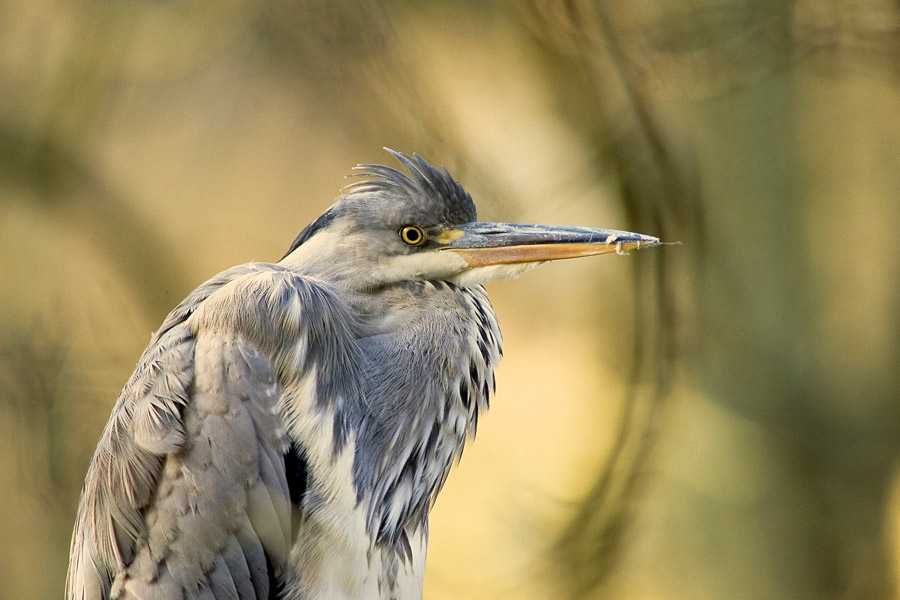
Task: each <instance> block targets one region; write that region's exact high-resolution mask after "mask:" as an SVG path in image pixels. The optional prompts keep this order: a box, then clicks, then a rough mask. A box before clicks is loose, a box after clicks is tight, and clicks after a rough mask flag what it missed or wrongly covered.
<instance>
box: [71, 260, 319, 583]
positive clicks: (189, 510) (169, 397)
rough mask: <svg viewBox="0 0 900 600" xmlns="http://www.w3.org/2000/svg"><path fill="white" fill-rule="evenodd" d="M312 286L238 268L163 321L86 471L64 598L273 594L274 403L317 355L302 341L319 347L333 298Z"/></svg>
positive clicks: (276, 271) (277, 503)
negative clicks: (313, 339)
mask: <svg viewBox="0 0 900 600" xmlns="http://www.w3.org/2000/svg"><path fill="white" fill-rule="evenodd" d="M320 285H321V284H319V283H317V282H315V281H312V280H308V279H305V278H303V277H301V276H299V275H297V274H296V273H293V272H291V271H288V270H287V269H284V268H282V267H279V266H276V265H265V264H252V265H245V266H243V267H236V268H235V269H231V270H229V271H226V272H225V273H222V274H221V275H219V276H217V277H215V278H213V279H212V280H210V281H209V282H207V283H206V284H204V285H202V286H200V287H199V288H198V289H197V290H196V291H195V292H193V293H192V294H191V295H190V296H189V297H188V298H187V299H186V300H185V301H184V302H182V303H181V304H180V305H179V306H178V307H176V308H175V310H173V311H172V313H170V315H169V317H168V318H167V319H166V321H165V322H164V323H163V326H162V327H161V328H160V330H159V331H158V332H157V334H156V335H155V336H154V338H153V340H152V341H151V344H150V346H149V347H148V348H147V350H146V351H145V352H144V354H143V356H142V357H141V360H140V362H139V363H138V366H137V368H136V369H135V372H134V374H133V375H132V377H131V379H130V380H129V381H128V383H127V384H126V386H125V388H124V389H123V391H122V394H121V395H120V397H119V399H118V401H117V403H116V406H115V407H114V409H113V412H112V415H111V417H110V420H109V422H108V423H107V426H106V429H105V430H104V432H103V435H102V437H101V440H100V443H99V445H98V448H97V451H96V453H95V455H94V458H93V460H92V462H91V466H90V468H89V471H88V475H87V478H86V481H85V487H84V489H83V492H82V499H81V503H80V506H79V514H78V519H77V521H76V526H75V531H74V534H73V538H72V549H71V558H70V565H69V573H68V577H67V584H66V588H67V592H66V593H67V598H69V599H70V600H75V599H79V600H105V599H107V598H113V597H127V598H132V597H133V598H153V599H154V600H156V599H166V598H209V599H213V600H222V599H223V598H241V599H244V598H258V599H262V598H269V597H270V594H271V593H274V590H272V589H270V588H271V586H272V585H273V582H274V581H275V577H276V576H277V575H278V574H279V573H281V572H282V571H284V563H285V561H286V559H287V557H288V554H289V550H290V543H291V539H290V538H291V504H290V500H291V499H290V491H289V490H290V488H289V485H288V479H287V477H288V476H287V474H286V472H285V461H284V455H285V453H286V452H287V451H288V447H289V443H288V439H287V434H286V433H285V423H284V420H283V418H282V415H281V413H280V410H279V400H280V398H281V396H282V393H283V390H284V385H285V382H286V381H287V380H289V379H297V378H301V377H303V376H304V374H305V369H307V368H308V367H307V366H306V365H308V364H309V362H310V361H313V360H315V357H309V356H307V352H309V351H310V350H309V349H310V348H312V347H314V346H316V344H312V343H310V339H312V338H315V339H316V342H317V344H318V345H319V346H321V340H324V339H327V338H328V335H330V334H329V332H328V328H329V327H333V324H330V323H325V317H316V315H317V314H327V311H324V310H320V309H321V308H323V307H324V305H323V303H327V302H330V301H331V296H330V295H329V293H327V291H323V290H321V289H319V286H320ZM310 306H313V307H314V309H315V310H306V309H305V307H310ZM317 318H319V319H320V321H319V322H317V321H316V319H317ZM323 385H324V387H326V388H327V389H331V388H333V387H334V383H333V382H329V381H325V382H324V383H323ZM329 386H330V387H329Z"/></svg>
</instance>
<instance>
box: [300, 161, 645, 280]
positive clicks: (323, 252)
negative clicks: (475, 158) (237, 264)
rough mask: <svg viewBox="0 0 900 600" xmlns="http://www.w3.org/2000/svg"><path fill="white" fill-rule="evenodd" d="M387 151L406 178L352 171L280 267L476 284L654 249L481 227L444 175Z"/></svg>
mask: <svg viewBox="0 0 900 600" xmlns="http://www.w3.org/2000/svg"><path fill="white" fill-rule="evenodd" d="M386 150H387V151H388V152H390V153H391V155H392V156H394V158H396V159H397V160H398V161H399V162H400V163H401V164H402V165H403V166H404V167H405V168H406V170H407V171H408V173H403V172H401V171H399V170H397V169H394V168H392V167H387V166H382V165H360V166H358V167H356V172H355V173H354V176H358V177H360V179H359V180H357V181H354V182H352V183H351V184H350V185H348V186H346V187H345V188H344V190H343V192H344V193H343V195H342V196H341V197H340V198H338V200H337V202H336V203H335V204H334V205H333V206H332V207H331V208H329V209H328V210H327V211H326V212H325V213H323V214H322V215H321V216H320V217H319V218H318V219H316V220H315V221H314V222H313V223H311V224H310V225H309V226H307V227H306V228H305V229H304V230H303V232H301V233H300V235H299V236H298V237H297V239H296V240H294V243H293V244H292V245H291V248H290V249H289V250H288V252H287V254H286V255H285V257H284V258H283V259H282V264H285V265H288V266H292V267H294V268H297V269H299V270H301V271H305V272H308V273H310V274H314V275H319V276H323V277H325V278H327V279H329V280H334V281H339V282H344V283H347V284H349V285H351V286H353V287H358V288H370V289H371V288H377V287H381V286H383V285H387V284H390V283H394V282H398V281H406V280H412V279H431V280H436V279H437V280H447V281H452V282H454V283H457V284H460V285H478V284H482V283H487V282H489V281H495V280H499V279H506V278H509V277H515V276H517V275H519V274H520V273H522V272H524V271H526V270H528V269H531V268H533V267H534V266H536V265H538V264H540V263H542V262H546V261H549V260H557V259H563V258H575V257H579V256H590V255H594V254H604V253H609V252H619V253H622V252H627V251H629V250H634V249H637V248H642V247H645V246H654V245H657V244H659V240H658V239H657V238H655V237H650V236H646V235H642V234H639V233H631V232H627V231H617V230H612V229H594V228H586V227H559V226H549V225H521V224H514V223H482V222H479V221H478V220H477V215H476V211H475V204H474V203H473V202H472V198H471V196H469V194H468V193H466V191H465V190H464V189H463V187H462V186H461V185H460V184H459V183H457V182H456V181H455V180H454V179H453V178H452V177H451V176H450V174H449V173H448V172H447V170H446V169H443V168H442V169H437V168H435V167H433V166H432V165H430V164H428V163H427V162H426V161H425V160H424V159H422V158H421V157H419V156H418V155H415V154H414V155H412V156H408V155H406V154H401V153H399V152H394V151H393V150H389V149H386Z"/></svg>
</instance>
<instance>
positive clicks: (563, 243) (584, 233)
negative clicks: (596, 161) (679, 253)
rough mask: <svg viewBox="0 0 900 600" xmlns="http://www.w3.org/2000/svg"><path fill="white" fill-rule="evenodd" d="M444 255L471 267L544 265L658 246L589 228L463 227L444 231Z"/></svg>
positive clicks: (623, 233)
mask: <svg viewBox="0 0 900 600" xmlns="http://www.w3.org/2000/svg"><path fill="white" fill-rule="evenodd" d="M444 236H446V237H445V239H447V240H448V242H447V243H446V245H445V246H444V250H445V251H449V252H454V253H456V254H458V255H459V256H461V257H462V258H463V259H464V260H465V261H466V262H467V263H469V266H471V267H486V266H490V265H504V264H515V263H532V262H544V261H548V260H560V259H563V258H577V257H579V256H592V255H594V254H608V253H611V252H617V253H619V254H623V253H625V252H628V251H630V250H637V249H638V248H645V247H648V246H656V245H658V244H659V243H660V242H659V238H655V237H651V236H649V235H643V234H640V233H632V232H630V231H617V230H615V229H592V228H588V227H556V226H551V225H519V224H515V223H466V224H464V225H460V226H459V227H456V228H454V229H451V230H448V231H445V232H444V234H443V236H442V237H444Z"/></svg>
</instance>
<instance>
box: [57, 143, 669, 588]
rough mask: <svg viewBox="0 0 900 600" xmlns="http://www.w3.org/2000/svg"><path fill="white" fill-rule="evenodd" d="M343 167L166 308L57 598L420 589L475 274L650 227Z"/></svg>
mask: <svg viewBox="0 0 900 600" xmlns="http://www.w3.org/2000/svg"><path fill="white" fill-rule="evenodd" d="M389 152H390V153H391V154H392V155H393V157H394V158H395V159H396V160H398V161H399V162H400V164H401V165H402V166H403V167H404V168H405V170H406V171H407V172H406V173H403V172H402V171H400V170H397V169H394V168H392V167H387V166H381V165H360V166H359V167H357V169H358V170H357V171H356V174H357V175H360V177H359V178H358V179H356V180H354V181H353V182H352V183H351V184H350V185H348V186H347V187H345V188H344V190H343V191H342V194H341V196H340V197H339V198H338V199H337V201H336V202H335V204H334V205H333V206H331V208H329V209H328V210H326V211H325V213H323V214H322V215H321V216H320V217H319V218H317V219H316V220H315V221H314V222H313V223H311V224H310V225H309V226H307V227H306V228H305V229H304V230H303V231H302V232H301V233H300V235H299V236H298V237H297V238H296V240H294V242H293V244H291V246H290V248H289V250H288V252H287V254H286V255H285V256H284V258H282V259H281V261H280V262H278V263H275V264H266V263H250V264H246V265H242V266H238V267H234V268H231V269H229V270H227V271H224V272H223V273H220V274H219V275H216V276H215V277H213V278H212V279H210V280H209V281H207V282H206V283H204V284H202V285H201V286H200V287H198V288H197V289H196V290H194V291H193V292H192V293H191V294H190V295H189V296H188V297H187V298H186V299H185V300H184V301H183V302H181V304H179V305H178V306H177V307H176V308H175V309H174V310H173V311H172V312H171V313H170V314H169V315H168V317H167V318H166V319H165V321H164V322H163V324H162V326H161V328H160V329H159V330H158V331H157V332H156V333H155V335H154V336H153V338H152V340H151V342H150V345H149V346H148V347H147V349H146V350H145V352H144V353H143V355H142V356H141V358H140V360H139V362H138V365H137V367H136V369H135V371H134V374H133V375H132V376H131V378H130V379H129V381H128V382H127V384H126V385H125V387H124V389H123V390H122V393H121V395H120V396H119V398H118V401H117V402H116V404H115V406H114V408H113V410H112V414H111V416H110V419H109V421H108V423H107V425H106V428H105V429H104V431H103V434H102V437H101V439H100V442H99V444H98V447H97V450H96V452H95V454H94V456H93V459H92V461H91V464H90V467H89V469H88V472H87V476H86V480H85V484H84V488H83V491H82V497H81V502H80V505H79V508H78V516H77V520H76V524H75V529H74V534H73V537H72V545H71V554H70V563H69V571H68V576H67V582H66V596H67V598H69V599H70V600H82V599H84V600H99V599H108V598H129V599H131V598H134V599H147V600H150V599H152V600H163V599H164V600H168V599H176V598H178V599H195V598H196V599H216V600H221V599H224V598H232V599H241V600H245V599H251V598H252V599H263V598H283V599H292V600H300V599H312V598H398V599H406V598H419V597H421V595H422V585H423V577H424V563H425V554H426V546H427V538H428V512H429V510H430V508H431V506H432V503H433V502H434V500H435V497H436V496H437V494H438V492H439V491H440V489H441V487H442V485H443V484H444V481H445V480H446V478H447V474H448V472H449V470H450V468H451V465H452V464H453V463H454V461H455V460H456V459H458V458H459V456H460V453H461V452H462V449H463V445H464V444H465V443H466V440H467V439H468V438H470V437H472V436H473V435H474V434H475V430H476V427H477V425H478V418H479V415H480V414H482V413H483V412H484V411H485V410H486V409H487V407H488V400H489V397H490V395H491V393H492V392H493V391H494V374H493V371H494V368H495V367H496V365H497V363H498V362H499V360H500V356H501V354H502V345H501V337H500V329H499V327H498V325H497V317H496V316H495V314H494V311H493V309H492V307H491V304H490V302H489V301H488V298H487V295H486V293H485V290H484V288H483V287H482V286H483V284H484V283H487V282H490V281H494V280H498V279H503V278H507V277H511V276H515V275H518V274H520V273H522V272H524V271H526V270H528V269H530V268H532V267H534V266H535V265H537V264H539V263H541V262H544V261H549V260H556V259H563V258H572V257H578V256H587V255H593V254H602V253H606V252H624V251H628V250H633V249H637V248H641V247H645V246H653V245H656V244H658V243H659V240H658V239H657V238H654V237H650V236H646V235H641V234H637V233H631V232H625V231H616V230H609V229H590V228H578V227H551V226H543V225H518V224H508V223H481V222H478V221H477V220H476V213H475V205H474V203H473V202H472V199H471V197H470V196H469V194H467V193H466V192H465V191H464V189H463V188H462V186H461V185H460V184H459V183H457V182H456V181H455V180H454V179H453V178H452V177H451V176H450V174H449V173H448V172H447V170H446V169H443V168H442V169H437V168H435V167H433V166H431V165H430V164H428V163H427V162H426V161H425V160H423V159H422V158H420V157H419V156H418V155H412V156H408V155H405V154H401V153H397V152H393V151H390V150H389Z"/></svg>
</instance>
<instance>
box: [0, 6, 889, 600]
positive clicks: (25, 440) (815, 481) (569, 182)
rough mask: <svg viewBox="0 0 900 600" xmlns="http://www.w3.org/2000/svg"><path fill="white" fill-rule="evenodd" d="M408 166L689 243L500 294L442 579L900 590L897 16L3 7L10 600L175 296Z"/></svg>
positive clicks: (572, 589) (262, 253)
mask: <svg viewBox="0 0 900 600" xmlns="http://www.w3.org/2000/svg"><path fill="white" fill-rule="evenodd" d="M382 146H390V147H392V148H395V149H397V150H401V151H406V152H413V151H415V152H418V153H420V154H422V155H423V156H424V157H426V158H427V159H429V160H430V161H432V162H434V163H438V164H444V165H446V166H447V167H448V168H449V169H450V171H451V172H452V173H453V174H454V175H455V176H456V177H457V178H458V179H459V180H461V181H462V182H463V183H464V184H465V185H466V187H467V189H468V190H469V191H470V192H471V193H472V194H473V196H474V197H475V199H476V202H477V203H478V206H479V209H480V217H481V218H482V219H484V220H503V221H524V222H544V223H556V224H580V225H594V226H606V227H614V228H622V229H633V230H637V231H641V232H644V233H649V234H653V235H658V236H660V237H661V238H663V239H665V240H667V241H679V242H681V245H673V246H665V247H661V248H656V249H652V250H645V251H641V252H638V253H635V254H633V255H630V256H626V257H620V256H609V257H602V258H597V259H583V260H578V261H569V262H567V263H560V264H554V265H549V266H545V267H542V268H541V269H538V270H537V271H535V272H532V273H529V274H528V275H527V276H525V277H523V278H522V279H521V280H518V281H512V282H504V283H498V284H494V285H492V286H491V288H490V292H491V295H492V298H493V300H494V304H495V308H496V310H497V312H498V313H499V315H500V319H501V324H502V325H503V328H504V334H505V339H506V350H507V356H506V358H505V362H504V363H503V365H502V366H501V368H500V370H499V372H498V381H499V391H498V394H497V396H496V398H495V400H494V402H493V408H492V412H491V414H490V415H489V416H488V418H486V419H484V420H483V423H482V426H481V429H480V431H479V436H478V438H477V439H476V441H475V442H474V444H471V445H470V446H469V447H468V449H467V451H466V454H465V456H464V457H463V460H462V463H461V465H460V467H459V468H458V469H456V471H455V472H454V473H453V474H452V475H451V477H450V480H449V482H448V484H447V486H446V488H445V490H444V492H443V494H442V496H441V497H440V499H439V501H438V503H437V506H436V508H435V510H434V512H433V515H432V529H431V549H430V553H429V563H428V570H427V576H426V596H427V597H428V598H430V599H443V598H475V599H478V598H523V599H538V598H594V597H604V598H623V599H625V598H627V599H641V600H643V599H646V600H650V599H671V600H680V599H684V600H688V599H692V600H693V599H704V598H710V599H744V598H746V599H756V598H766V599H807V598H809V599H813V598H828V599H831V598H833V599H873V598H875V599H877V598H898V597H900V593H898V573H900V554H898V543H900V519H898V516H900V512H898V511H900V468H898V466H900V463H898V457H900V318H898V315H900V310H898V309H900V302H898V300H900V250H898V246H900V244H898V238H897V237H896V236H897V235H898V229H900V227H898V226H900V201H898V200H900V5H898V3H897V2H896V1H889V0H855V1H852V2H851V1H847V0H756V1H739V0H695V1H687V0H643V1H626V0H610V1H606V0H593V1H592V0H568V1H553V0H531V1H519V2H510V3H490V2H476V1H462V2H439V1H426V2H419V3H403V2H393V1H389V0H384V1H367V0H363V1H360V2H347V3H344V2H332V1H330V0H299V1H296V2H288V1H284V0H269V1H266V2H253V1H249V0H229V1H225V2H216V3H214V2H188V1H183V0H167V1H160V0H154V1H151V0H129V1H121V2H112V1H99V0H95V1H88V0H67V1H65V2H61V1H54V0H30V1H29V2H13V1H11V0H7V1H3V2H0V481H2V484H0V485H2V492H0V498H2V501H0V540H2V541H0V597H2V598H10V599H12V598H17V599H41V598H55V597H60V596H61V595H62V590H63V585H64V578H65V570H66V562H67V551H68V541H69V535H70V532H71V526H72V522H73V519H74V515H75V509H76V505H77V500H78V494H79V492H80V487H81V482H82V478H83V476H84V472H85V470H86V468H87V464H88V461H89V459H90V456H91V453H92V452H93V448H94V444H95V443H96V440H97V438H98V437H99V434H100V431H101V429H102V427H103V425H104V423H105V421H106V418H107V416H108V413H109V410H110V408H111V406H112V404H113V402H114V401H115V398H116V396H117V394H118V390H119V389H120V387H121V386H122V384H123V383H124V382H125V380H126V379H127V378H128V376H129V374H130V372H131V370H132V369H133V367H134V364H135V362H136V360H137V358H138V356H139V354H140V352H141V351H142V349H143V347H144V346H145V345H146V343H147V342H148V340H149V336H150V334H151V332H152V331H153V330H155V329H156V327H158V325H159V323H160V322H161V321H162V319H163V317H164V316H165V314H166V312H167V311H168V310H169V309H171V308H172V307H173V306H174V305H175V304H176V303H177V302H178V301H180V300H181V298H183V297H184V296H185V295H186V294H187V293H188V292H189V291H190V290H191V289H192V288H193V287H194V286H195V285H197V284H199V283H201V282H202V281H204V280H205V279H206V278H208V277H210V276H212V275H214V274H215V273H217V272H218V271H220V270H222V269H225V268H227V267H229V266H231V265H234V264H239V263H243V262H248V261H250V260H258V261H275V260H277V259H279V258H280V257H281V255H282V253H283V252H284V251H285V249H286V248H287V246H288V245H289V243H290V242H291V240H293V238H294V236H295V235H296V234H297V233H298V232H299V231H300V229H301V228H302V227H303V226H304V225H305V224H306V223H307V222H309V221H310V220H311V219H312V218H314V217H315V216H316V215H317V214H319V213H320V212H321V211H322V210H324V209H325V208H326V207H327V206H328V205H329V204H330V202H331V200H332V199H333V198H334V197H335V196H336V195H337V194H338V190H339V189H340V187H341V186H342V185H343V184H344V179H343V178H344V176H345V175H346V174H347V173H348V172H349V170H350V167H351V166H353V165H354V164H356V163H359V162H384V161H386V160H388V158H389V157H388V156H387V154H385V153H384V152H383V151H382V150H381V147H382Z"/></svg>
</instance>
